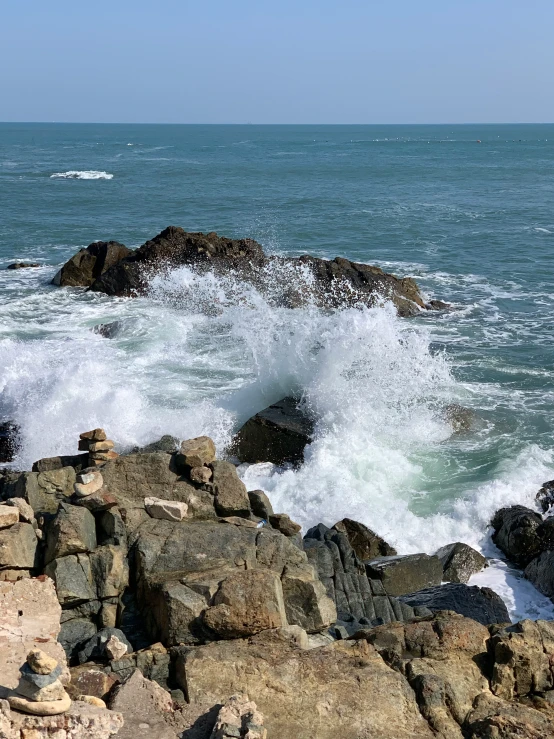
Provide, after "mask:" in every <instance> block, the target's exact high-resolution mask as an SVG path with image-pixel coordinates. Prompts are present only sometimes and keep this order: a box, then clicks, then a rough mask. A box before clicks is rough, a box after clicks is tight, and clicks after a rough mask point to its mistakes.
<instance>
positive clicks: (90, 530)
mask: <svg viewBox="0 0 554 739" xmlns="http://www.w3.org/2000/svg"><path fill="white" fill-rule="evenodd" d="M95 549H96V524H95V521H94V516H93V515H92V514H91V513H90V512H89V511H88V510H87V509H86V508H78V507H76V506H71V505H67V504H65V503H62V504H61V506H60V509H59V511H58V513H57V514H56V516H55V517H54V519H53V520H52V521H51V522H50V524H49V525H48V529H47V533H46V552H45V555H44V560H45V562H46V564H48V563H49V562H52V560H53V559H56V558H58V557H63V556H65V555H67V554H78V553H81V552H82V553H86V552H92V551H94V550H95Z"/></svg>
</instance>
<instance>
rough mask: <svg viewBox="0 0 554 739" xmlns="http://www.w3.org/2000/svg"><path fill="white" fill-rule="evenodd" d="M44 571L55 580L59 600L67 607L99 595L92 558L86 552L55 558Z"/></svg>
mask: <svg viewBox="0 0 554 739" xmlns="http://www.w3.org/2000/svg"><path fill="white" fill-rule="evenodd" d="M44 571H45V573H46V574H47V575H48V577H51V578H52V580H53V581H54V583H55V585H56V593H57V596H58V600H59V601H60V603H61V605H62V606H64V607H66V608H71V607H72V606H75V605H77V604H79V603H83V602H84V601H91V600H94V599H95V598H96V597H97V588H96V583H95V581H94V577H93V574H92V570H91V564H90V559H89V557H88V555H86V554H73V555H68V556H67V557H59V558H57V559H53V560H52V561H51V562H49V563H48V564H47V565H46V568H45V570H44Z"/></svg>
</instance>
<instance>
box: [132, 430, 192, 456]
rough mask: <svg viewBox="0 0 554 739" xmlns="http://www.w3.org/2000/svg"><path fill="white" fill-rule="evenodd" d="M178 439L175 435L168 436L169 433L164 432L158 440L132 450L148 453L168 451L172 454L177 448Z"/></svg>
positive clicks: (178, 444)
mask: <svg viewBox="0 0 554 739" xmlns="http://www.w3.org/2000/svg"><path fill="white" fill-rule="evenodd" d="M179 446H180V443H179V440H178V439H176V438H175V436H170V435H169V434H165V435H164V436H162V437H161V439H158V441H153V442H151V443H150V444H147V445H146V446H143V447H135V448H134V449H133V450H132V453H133V454H150V453H151V452H168V453H169V454H173V452H176V451H178V450H179Z"/></svg>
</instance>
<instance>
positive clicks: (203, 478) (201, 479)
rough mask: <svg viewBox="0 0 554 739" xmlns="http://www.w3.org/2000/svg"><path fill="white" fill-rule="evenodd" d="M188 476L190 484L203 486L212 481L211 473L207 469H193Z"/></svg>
mask: <svg viewBox="0 0 554 739" xmlns="http://www.w3.org/2000/svg"><path fill="white" fill-rule="evenodd" d="M189 476H190V479H191V480H192V482H196V483H198V484H199V485H204V484H205V483H207V482H210V480H211V479H212V471H211V469H210V468H209V467H193V468H192V469H191V471H190V475H189Z"/></svg>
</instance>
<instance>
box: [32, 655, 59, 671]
mask: <svg viewBox="0 0 554 739" xmlns="http://www.w3.org/2000/svg"><path fill="white" fill-rule="evenodd" d="M27 664H28V665H29V667H30V668H31V670H32V671H33V672H34V673H36V674H37V675H51V674H52V672H54V670H55V669H56V668H57V667H58V660H56V659H54V657H51V656H50V655H49V654H47V653H46V652H43V651H42V649H31V651H30V652H29V654H28V655H27Z"/></svg>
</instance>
